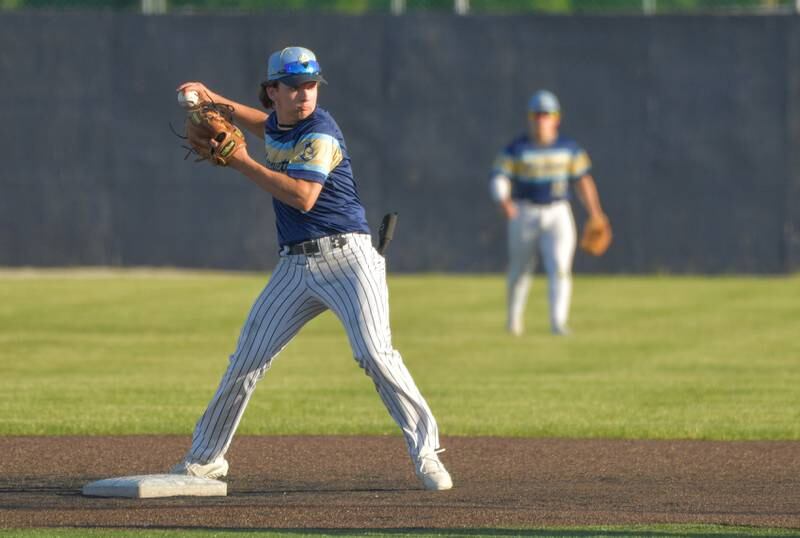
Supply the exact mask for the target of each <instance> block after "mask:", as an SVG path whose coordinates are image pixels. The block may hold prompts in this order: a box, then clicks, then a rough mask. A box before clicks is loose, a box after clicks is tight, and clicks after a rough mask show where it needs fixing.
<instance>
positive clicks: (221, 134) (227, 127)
mask: <svg viewBox="0 0 800 538" xmlns="http://www.w3.org/2000/svg"><path fill="white" fill-rule="evenodd" d="M212 139H213V140H216V141H217V143H218V144H219V145H218V146H217V147H214V146H212V145H211V143H210V141H211V140H212ZM186 140H188V142H189V144H190V146H191V147H190V148H187V149H189V152H190V153H195V154H196V155H197V156H198V158H197V159H196V161H206V160H207V161H209V162H210V163H211V164H214V165H217V166H227V165H228V161H229V159H230V157H231V155H233V154H234V153H236V152H237V151H238V150H240V149H242V148H243V147H245V146H246V145H247V144H246V143H245V140H244V135H243V134H242V131H241V130H240V129H239V128H238V127H236V126H235V125H234V124H233V107H231V106H229V105H222V104H218V103H200V104H198V105H197V106H194V107H192V108H190V109H188V110H187V111H186ZM187 156H188V154H187Z"/></svg>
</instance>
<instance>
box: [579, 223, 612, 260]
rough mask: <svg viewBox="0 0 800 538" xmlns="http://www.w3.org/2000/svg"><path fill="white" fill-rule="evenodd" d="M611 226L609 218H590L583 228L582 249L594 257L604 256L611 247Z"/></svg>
mask: <svg viewBox="0 0 800 538" xmlns="http://www.w3.org/2000/svg"><path fill="white" fill-rule="evenodd" d="M611 238H612V233H611V224H610V223H609V222H608V217H606V216H605V215H599V216H594V217H590V218H589V220H587V221H586V224H584V226H583V234H582V235H581V242H580V246H581V249H583V250H584V251H586V252H588V253H589V254H591V255H592V256H602V255H603V254H605V252H606V250H608V247H609V245H611Z"/></svg>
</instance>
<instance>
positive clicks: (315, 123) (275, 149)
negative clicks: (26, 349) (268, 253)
mask: <svg viewBox="0 0 800 538" xmlns="http://www.w3.org/2000/svg"><path fill="white" fill-rule="evenodd" d="M264 145H265V149H266V153H267V162H266V165H267V168H269V169H270V170H274V171H276V172H282V173H284V174H286V175H288V176H290V177H293V178H297V179H304V180H306V181H315V182H317V183H322V191H321V192H320V194H319V198H317V202H316V203H315V204H314V207H313V208H311V210H310V211H309V212H308V213H302V212H301V211H300V210H298V209H295V208H294V207H292V206H290V205H287V204H284V203H283V202H281V201H280V200H278V199H276V198H273V199H272V205H273V208H274V209H275V220H276V225H277V228H278V244H279V245H280V246H284V245H290V244H294V243H299V242H301V241H306V240H308V239H316V238H319V237H324V236H326V235H331V234H338V233H347V232H363V233H370V231H369V225H368V224H367V219H366V216H365V212H364V207H363V206H362V205H361V200H360V199H359V197H358V189H357V187H356V182H355V179H354V178H353V171H352V169H351V167H350V156H349V155H348V154H347V148H346V147H345V143H344V136H343V135H342V131H341V130H340V129H339V126H338V125H337V124H336V122H335V121H334V119H333V117H331V115H330V114H329V113H328V112H327V111H325V110H323V109H321V108H319V107H317V109H316V110H315V111H314V112H313V113H312V114H311V115H310V116H309V117H308V118H306V119H304V120H302V121H300V122H299V123H297V124H296V125H295V126H294V128H293V129H290V130H283V129H280V128H278V118H277V114H270V116H269V118H268V119H267V121H266V125H265V128H264Z"/></svg>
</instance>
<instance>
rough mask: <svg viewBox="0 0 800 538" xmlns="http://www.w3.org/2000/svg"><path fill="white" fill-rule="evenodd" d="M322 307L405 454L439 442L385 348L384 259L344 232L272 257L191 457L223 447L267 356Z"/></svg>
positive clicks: (204, 457) (423, 406)
mask: <svg viewBox="0 0 800 538" xmlns="http://www.w3.org/2000/svg"><path fill="white" fill-rule="evenodd" d="M323 241H324V240H323ZM328 308H330V309H331V310H332V311H333V312H334V313H335V314H336V316H337V317H338V318H339V319H340V320H341V322H342V323H343V324H344V327H345V329H346V330H347V336H348V338H349V341H350V347H351V348H352V350H353V355H354V356H355V359H356V360H357V361H358V364H359V365H360V366H361V367H362V368H363V369H364V371H365V372H366V374H367V375H368V376H369V377H370V378H371V379H372V381H373V382H374V383H375V388H376V389H377V391H378V393H379V394H380V397H381V399H382V400H383V403H384V404H385V405H386V408H387V409H388V410H389V413H390V414H391V416H392V418H393V419H394V420H395V422H397V424H398V425H399V426H400V428H401V429H402V431H403V435H404V437H405V440H406V443H407V445H408V451H409V453H410V454H411V456H412V458H416V457H417V456H418V455H420V454H424V453H427V452H432V451H434V450H436V449H438V448H439V432H438V428H437V425H436V420H435V419H434V417H433V414H432V413H431V411H430V409H429V408H428V404H427V403H426V402H425V399H424V398H423V397H422V395H421V394H420V392H419V390H418V389H417V386H416V384H415V383H414V380H413V379H412V378H411V374H410V373H409V372H408V370H407V369H406V366H405V364H404V363H403V359H402V357H401V356H400V353H398V352H397V351H396V350H395V349H394V348H393V347H392V340H391V331H390V329H389V302H388V290H387V287H386V265H385V262H384V258H383V257H382V256H381V255H380V254H378V252H377V251H376V250H375V249H374V248H373V247H372V242H371V238H370V236H369V235H365V234H349V235H348V243H347V245H345V246H344V247H342V248H336V249H330V250H327V249H326V250H325V252H323V253H320V254H315V255H311V256H303V255H299V256H282V257H281V258H280V261H279V262H278V265H277V267H276V268H275V271H274V272H273V274H272V277H271V278H270V281H269V283H268V284H267V286H266V287H265V288H264V290H263V291H262V292H261V294H260V295H259V296H258V298H257V299H256V301H255V304H254V305H253V307H252V309H251V311H250V314H249V316H248V318H247V321H246V322H245V324H244V327H243V328H242V332H241V335H240V336H239V342H238V344H237V347H236V351H235V353H234V354H233V355H232V356H231V358H230V364H229V365H228V369H227V371H226V372H225V375H224V377H223V378H222V381H221V382H220V384H219V388H218V389H217V392H216V394H215V395H214V397H213V399H212V400H211V402H210V403H209V405H208V408H207V409H206V411H205V413H204V414H203V416H202V417H201V418H200V420H199V421H198V422H197V425H196V427H195V431H194V436H193V438H192V448H191V450H190V453H189V456H190V459H191V460H193V461H197V462H200V463H207V462H209V461H212V460H214V459H216V458H217V457H218V456H221V455H223V454H225V452H226V451H227V450H228V447H229V446H230V443H231V440H232V439H233V434H234V432H235V431H236V427H237V426H238V425H239V421H240V420H241V418H242V414H243V413H244V409H245V407H246V406H247V402H248V401H249V400H250V396H251V395H252V393H253V390H254V389H255V387H256V383H257V382H258V381H259V380H260V379H261V378H262V377H263V376H264V374H265V373H266V371H267V369H268V368H269V367H270V364H271V362H272V359H273V358H274V357H275V356H276V355H277V354H278V353H279V352H280V351H281V350H282V349H283V348H284V347H285V346H286V344H287V343H288V342H289V341H290V340H291V339H292V338H293V337H294V336H295V335H296V334H297V332H298V331H299V330H300V328H301V327H303V325H305V324H306V323H308V322H309V321H310V320H311V319H313V318H314V317H316V316H318V315H319V314H321V313H322V312H324V311H325V310H327V309H328ZM299 397H302V395H299Z"/></svg>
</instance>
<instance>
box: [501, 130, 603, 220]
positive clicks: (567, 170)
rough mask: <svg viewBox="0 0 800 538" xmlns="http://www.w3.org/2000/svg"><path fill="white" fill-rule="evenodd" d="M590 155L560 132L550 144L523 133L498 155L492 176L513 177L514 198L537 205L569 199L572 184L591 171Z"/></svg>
mask: <svg viewBox="0 0 800 538" xmlns="http://www.w3.org/2000/svg"><path fill="white" fill-rule="evenodd" d="M591 168H592V163H591V161H590V160H589V155H588V154H587V153H586V152H585V151H584V150H583V148H581V147H580V146H579V145H578V143H577V142H575V141H574V140H572V139H571V138H567V137H565V136H563V135H559V137H558V139H557V140H556V141H555V142H554V143H553V144H551V145H549V146H539V145H536V144H534V143H532V142H531V140H530V138H529V137H528V136H527V135H523V136H520V137H519V138H517V139H515V140H514V141H513V142H511V144H509V145H508V146H506V148H505V149H504V150H503V151H502V152H501V153H500V155H498V156H497V159H496V160H495V162H494V166H493V167H492V176H493V177H494V176H497V175H502V176H505V177H507V178H508V179H509V180H511V198H513V199H514V200H527V201H529V202H533V203H535V204H549V203H551V202H556V201H558V200H566V199H569V183H570V182H571V181H575V180H577V179H580V178H581V177H582V176H583V175H585V174H588V173H589V171H590V170H591Z"/></svg>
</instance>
